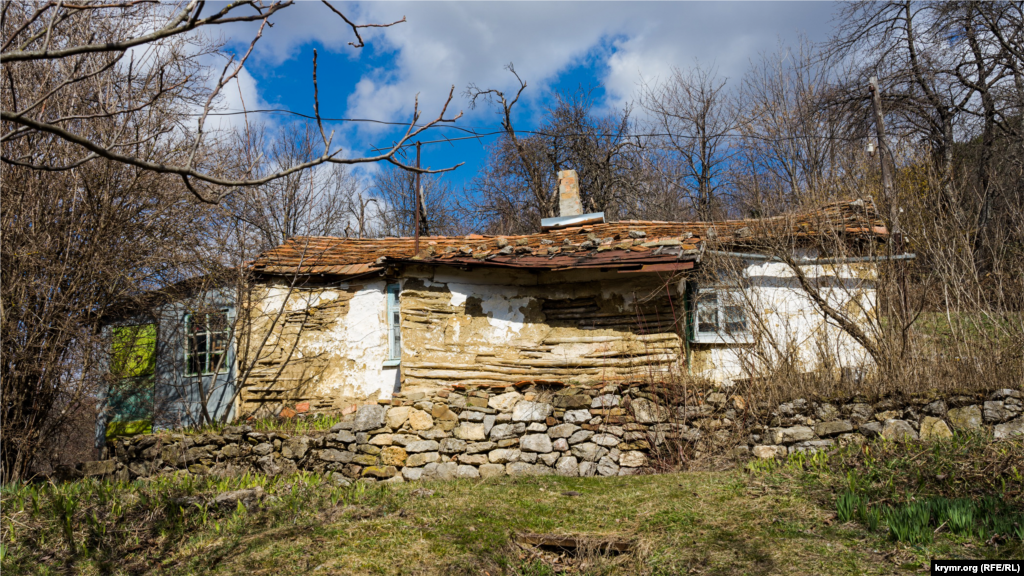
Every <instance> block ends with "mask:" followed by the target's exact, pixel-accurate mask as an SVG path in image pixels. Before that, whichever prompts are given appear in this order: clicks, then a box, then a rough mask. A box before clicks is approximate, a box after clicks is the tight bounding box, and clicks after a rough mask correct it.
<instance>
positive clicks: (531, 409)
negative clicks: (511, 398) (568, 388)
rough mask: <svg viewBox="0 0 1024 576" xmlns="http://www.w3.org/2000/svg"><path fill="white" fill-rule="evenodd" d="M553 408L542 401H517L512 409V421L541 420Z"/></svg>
mask: <svg viewBox="0 0 1024 576" xmlns="http://www.w3.org/2000/svg"><path fill="white" fill-rule="evenodd" d="M553 410H554V408H552V407H551V404H544V403H542V402H530V401H527V400H521V401H519V402H518V403H517V404H516V405H515V407H514V408H513V409H512V421H513V422H543V421H544V420H546V419H547V417H548V416H550V415H551V412H552V411H553Z"/></svg>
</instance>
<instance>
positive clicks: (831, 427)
mask: <svg viewBox="0 0 1024 576" xmlns="http://www.w3.org/2000/svg"><path fill="white" fill-rule="evenodd" d="M852 431H853V424H851V423H850V422H849V421H848V420H834V421H832V422H822V423H821V424H818V425H816V426H815V427H814V433H815V434H817V435H818V436H821V437H823V438H824V437H827V436H837V435H839V434H845V433H847V432H852Z"/></svg>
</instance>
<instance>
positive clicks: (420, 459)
mask: <svg viewBox="0 0 1024 576" xmlns="http://www.w3.org/2000/svg"><path fill="white" fill-rule="evenodd" d="M440 460H441V455H440V454H438V453H437V452H417V453H416V454H409V456H408V457H406V459H405V465H406V467H410V466H423V465H425V464H430V463H431V462H438V461H440Z"/></svg>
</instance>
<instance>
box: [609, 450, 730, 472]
mask: <svg viewBox="0 0 1024 576" xmlns="http://www.w3.org/2000/svg"><path fill="white" fill-rule="evenodd" d="M744 447H745V446H744ZM619 465H620V466H628V467H630V468H639V467H641V466H646V465H647V456H646V455H644V453H643V452H639V451H637V450H630V451H629V452H623V453H622V454H621V455H620V456H619Z"/></svg>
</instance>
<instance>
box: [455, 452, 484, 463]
mask: <svg viewBox="0 0 1024 576" xmlns="http://www.w3.org/2000/svg"><path fill="white" fill-rule="evenodd" d="M458 461H459V464H470V465H473V466H479V465H481V464H487V454H459V456H458Z"/></svg>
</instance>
